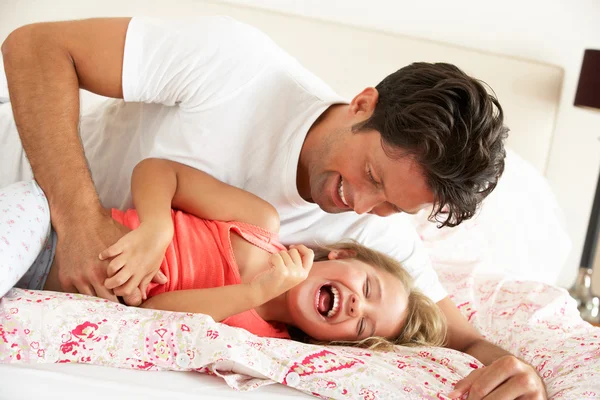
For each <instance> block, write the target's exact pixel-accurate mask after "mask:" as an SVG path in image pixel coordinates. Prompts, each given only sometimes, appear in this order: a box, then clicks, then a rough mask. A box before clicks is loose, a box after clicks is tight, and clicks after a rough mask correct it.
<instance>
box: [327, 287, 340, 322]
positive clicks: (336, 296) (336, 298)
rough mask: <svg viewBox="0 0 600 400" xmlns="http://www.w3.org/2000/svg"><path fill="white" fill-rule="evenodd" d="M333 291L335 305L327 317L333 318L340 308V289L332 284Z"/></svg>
mask: <svg viewBox="0 0 600 400" xmlns="http://www.w3.org/2000/svg"><path fill="white" fill-rule="evenodd" d="M331 293H333V307H331V310H329V312H328V313H327V318H331V317H333V316H334V315H335V314H337V312H338V310H339V308H340V294H339V292H338V290H337V289H336V288H334V287H333V286H331Z"/></svg>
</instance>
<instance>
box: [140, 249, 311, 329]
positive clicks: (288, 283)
mask: <svg viewBox="0 0 600 400" xmlns="http://www.w3.org/2000/svg"><path fill="white" fill-rule="evenodd" d="M313 259H314V253H313V251H312V250H310V249H309V248H307V247H306V246H303V245H298V246H293V247H292V248H291V249H290V250H287V251H281V252H279V253H276V254H273V255H271V257H270V258H269V265H270V268H269V269H267V270H266V271H264V272H262V273H260V274H258V275H257V276H256V277H254V279H252V281H251V282H250V283H241V284H238V285H229V286H221V287H215V288H209V289H190V290H178V291H174V292H166V293H161V294H159V295H156V296H154V297H151V298H150V299H148V300H147V301H145V302H144V303H143V304H142V305H141V306H142V307H144V308H153V309H157V310H165V311H178V312H189V313H200V314H207V315H210V316H211V317H212V318H213V319H214V320H215V321H217V322H218V321H223V320H224V319H226V318H228V317H231V316H232V315H235V314H239V313H241V312H244V311H247V310H250V309H253V308H257V307H259V306H261V305H263V304H264V303H266V302H268V301H269V300H271V299H274V298H275V297H277V296H279V295H281V294H283V293H285V292H287V291H288V290H290V289H291V288H293V287H294V286H296V285H298V284H299V283H301V282H302V281H304V280H305V279H306V278H307V277H308V274H309V272H310V270H311V268H312V265H313Z"/></svg>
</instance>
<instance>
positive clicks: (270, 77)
mask: <svg viewBox="0 0 600 400" xmlns="http://www.w3.org/2000/svg"><path fill="white" fill-rule="evenodd" d="M2 52H3V57H4V64H5V70H6V75H7V80H8V88H9V90H10V101H11V106H12V110H13V113H14V121H15V123H16V128H18V132H19V135H20V138H21V141H22V146H23V148H24V150H25V152H26V153H27V157H28V159H29V162H30V165H31V168H32V169H33V173H34V175H35V178H36V180H37V181H38V183H39V185H40V186H41V187H42V189H43V190H44V191H45V193H46V195H47V197H48V200H49V204H50V208H51V215H52V223H53V227H54V229H55V231H56V233H57V236H58V245H57V249H56V259H57V260H58V261H59V262H60V264H61V265H62V268H61V269H60V271H59V277H58V278H59V280H60V282H61V285H62V287H63V289H65V290H69V291H73V292H79V293H84V294H90V295H97V296H101V297H104V298H107V299H111V300H115V295H124V296H127V297H126V299H127V302H128V303H129V304H137V303H138V302H139V290H138V289H137V288H136V287H129V288H127V290H124V291H121V292H116V293H111V292H110V291H108V290H107V289H106V288H105V287H104V285H103V282H104V279H105V278H106V272H105V271H106V262H101V261H100V260H99V259H98V254H99V253H100V252H101V251H102V250H104V249H105V248H106V247H108V246H109V245H111V244H113V243H114V242H116V241H117V240H118V239H119V238H120V237H121V236H122V235H123V234H124V230H123V229H122V227H120V226H118V225H117V224H116V223H115V222H114V221H113V220H112V219H111V218H110V216H108V215H105V214H103V212H102V211H101V208H100V201H102V203H103V205H104V206H112V207H120V208H123V207H127V206H128V205H130V195H129V179H130V175H131V170H132V168H133V166H135V164H136V163H137V162H138V161H139V160H141V159H143V158H146V157H160V158H168V159H171V160H175V161H179V162H182V163H185V164H188V165H190V166H192V167H195V168H198V169H202V170H204V171H206V172H208V173H210V174H211V175H213V176H215V177H216V178H218V179H220V180H222V181H224V182H226V183H229V184H232V185H235V186H238V187H241V188H244V189H246V190H248V191H250V192H253V193H255V194H257V195H259V196H260V197H262V198H264V199H265V200H267V201H269V202H270V203H271V204H273V205H274V206H275V207H276V208H277V210H278V212H279V213H280V216H281V238H282V239H283V240H284V242H285V243H286V244H291V243H309V244H310V243H314V242H313V240H318V241H320V242H322V243H327V242H332V241H334V240H337V239H340V238H343V237H352V238H354V239H357V240H359V241H361V242H363V243H364V244H366V245H368V246H371V247H374V248H376V249H378V250H382V251H386V252H387V253H389V254H390V255H392V256H394V257H396V258H397V259H399V260H402V261H403V264H404V265H405V266H406V267H407V269H408V270H409V271H410V272H411V273H412V274H413V276H414V277H415V280H416V283H417V286H419V287H420V288H421V289H422V290H423V291H424V292H425V293H426V294H427V295H428V296H430V297H431V298H432V299H433V300H434V301H436V302H437V303H438V305H439V306H440V308H441V309H442V310H443V312H444V314H445V315H446V318H447V320H448V326H449V329H448V347H451V348H454V349H457V350H460V351H464V352H467V353H469V354H471V355H473V356H475V357H476V358H478V359H479V360H481V361H482V362H483V363H484V364H485V365H486V366H487V367H486V368H484V369H481V370H477V371H474V372H473V373H472V374H471V375H469V376H468V377H467V378H465V379H464V380H463V381H461V382H459V383H458V384H457V385H456V388H455V389H456V390H455V391H454V392H453V393H452V396H460V395H462V394H463V393H466V392H467V391H469V393H470V394H469V398H470V399H475V398H476V399H479V398H483V397H485V398H489V399H493V398H502V399H506V398H510V399H514V398H518V397H519V398H531V399H534V398H536V399H537V398H544V397H545V394H544V386H543V384H542V382H541V380H540V378H539V377H538V376H537V374H536V372H535V371H534V370H533V368H531V367H530V366H529V365H527V364H525V363H523V362H522V361H520V360H518V359H517V358H515V357H513V356H510V355H509V354H508V353H507V352H505V351H503V350H502V349H500V348H498V347H496V346H494V345H492V344H491V343H489V342H487V341H485V340H484V339H483V338H482V337H481V336H480V335H479V334H478V333H477V332H476V331H475V330H474V329H473V328H472V327H471V326H470V325H469V323H468V321H467V320H466V319H465V318H464V317H463V316H462V315H461V314H460V312H459V311H458V310H457V308H456V307H455V305H454V304H453V303H452V302H451V301H450V300H449V299H448V298H447V297H446V293H445V292H444V290H443V288H442V287H441V285H440V283H439V281H438V280H437V277H436V276H435V273H434V271H433V270H432V268H431V265H430V263H429V261H428V260H427V256H426V255H425V254H424V250H423V248H422V244H421V243H420V242H419V240H418V238H417V237H416V234H415V232H414V230H412V229H411V227H410V226H409V225H408V224H407V222H406V220H404V219H403V218H402V217H401V216H399V215H398V214H399V213H403V212H406V213H415V212H417V211H419V210H420V209H422V208H424V207H427V206H429V205H433V209H434V212H433V215H432V218H436V219H437V220H439V221H440V222H441V223H442V225H450V226H452V225H457V224H459V223H460V222H461V221H462V220H464V219H467V218H469V217H471V216H472V215H473V213H474V211H475V209H476V207H477V205H478V204H479V203H480V202H481V200H482V199H483V198H484V197H485V196H486V195H487V194H488V193H489V192H490V191H491V190H493V188H494V187H495V185H496V182H497V179H498V178H499V177H500V175H501V173H502V170H503V167H504V147H503V140H504V138H505V136H506V128H505V127H504V126H503V123H502V121H503V117H502V111H501V108H500V106H499V104H498V103H497V101H496V100H495V99H494V98H493V97H491V96H490V95H489V94H488V93H487V92H486V90H485V89H484V88H483V87H482V86H481V84H479V83H478V82H477V81H475V80H474V79H472V78H469V77H468V76H466V75H465V74H464V73H462V72H461V71H460V70H458V69H457V68H456V67H453V66H450V65H447V64H414V65H411V66H408V67H406V68H404V69H402V70H400V71H398V72H396V73H394V74H392V75H390V76H389V77H388V78H386V79H385V80H384V81H383V82H381V83H380V84H379V85H378V86H377V88H367V89H365V90H363V91H362V92H361V93H359V94H358V95H357V96H356V97H355V98H354V99H353V100H352V101H351V102H350V103H347V102H346V101H345V100H344V99H341V98H339V97H338V96H337V95H336V94H335V93H334V92H333V91H332V90H331V89H330V88H329V87H327V86H326V85H325V84H324V83H323V82H321V81H320V80H319V79H318V78H316V77H315V76H313V75H312V74H310V73H309V72H308V71H306V70H305V69H304V68H303V67H302V66H301V65H299V64H298V63H297V62H296V61H295V60H294V59H293V58H291V57H290V56H289V55H287V54H285V53H284V52H283V51H282V50H281V49H279V48H278V47H277V46H276V45H275V44H274V43H273V42H271V41H270V39H269V38H268V37H266V36H265V35H264V34H262V33H261V32H259V31H257V30H255V29H253V28H251V27H248V26H246V25H244V24H241V23H239V22H236V21H234V20H231V19H228V18H201V19H198V21H197V22H196V23H195V24H193V25H186V24H182V23H181V22H177V21H176V22H166V21H160V20H152V19H144V18H134V19H129V18H122V19H95V20H83V21H69V22H59V23H46V24H35V25H30V26H26V27H23V28H20V29H18V30H16V31H15V32H13V33H12V34H11V35H10V36H9V38H8V39H7V40H6V41H5V42H4V44H3V46H2ZM357 56H359V55H357ZM79 88H83V89H87V90H90V91H92V92H95V93H98V94H101V95H104V96H108V97H113V98H117V99H121V98H122V99H124V100H125V102H123V101H121V100H115V101H112V102H111V103H109V104H107V105H105V106H104V107H103V108H100V109H97V110H96V111H95V112H94V113H92V114H90V115H87V116H84V117H83V118H82V119H81V121H79V94H78V89H79ZM4 107H5V106H4ZM5 108H6V107H5ZM0 117H1V115H0ZM11 121H12V120H11ZM9 122H10V121H9ZM79 123H80V125H81V126H80V130H81V141H82V142H83V146H82V145H81V143H80V141H79V132H78V125H79ZM8 130H10V129H5V132H6V131H8ZM4 136H6V137H5V138H2V140H3V142H4V143H10V141H11V140H12V144H10V145H9V146H6V148H5V149H3V154H2V156H3V158H4V161H2V164H0V167H1V168H0V170H1V171H2V172H0V173H1V174H2V175H0V184H2V185H4V184H7V183H10V182H13V181H16V180H22V179H26V178H29V177H28V176H27V173H24V172H23V171H27V162H26V161H25V160H24V157H23V156H22V155H21V153H20V143H17V142H18V141H17V140H16V139H15V137H16V136H17V135H16V133H14V132H13V133H12V136H11V135H10V132H9V133H5V135H4ZM9 136H10V137H9ZM11 137H12V139H11ZM13 147H14V148H13ZM82 147H83V148H82ZM84 149H85V155H86V156H87V161H88V162H89V166H90V168H89V169H88V167H87V165H86V160H85V158H84V151H83V150H84ZM90 170H91V175H90ZM94 183H95V186H96V188H95V187H94ZM96 189H97V190H98V192H96ZM323 211H325V212H323ZM348 211H354V212H348ZM357 214H358V215H357ZM380 217H387V218H380ZM153 278H154V279H156V280H161V279H164V277H152V276H147V277H146V278H145V280H146V281H148V280H150V279H153ZM486 396H487V397H486Z"/></svg>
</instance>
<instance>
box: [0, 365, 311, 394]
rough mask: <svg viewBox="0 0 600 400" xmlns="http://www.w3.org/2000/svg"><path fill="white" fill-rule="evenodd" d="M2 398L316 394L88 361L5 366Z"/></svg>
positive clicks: (0, 374)
mask: <svg viewBox="0 0 600 400" xmlns="http://www.w3.org/2000/svg"><path fill="white" fill-rule="evenodd" d="M0 382H1V384H0V399H1V400H5V399H7V400H8V399H10V400H21V399H23V400H30V399H48V400H52V399H61V400H63V399H71V398H85V399H86V400H94V399H107V398H110V399H113V400H121V399H123V400H125V399H127V400H132V399H133V400H135V399H144V400H154V399H157V400H158V399H167V398H169V399H182V400H185V399H199V398H201V399H207V400H211V399H237V398H240V397H243V398H244V399H257V400H258V399H264V400H270V399H273V400H274V399H288V398H289V399H300V398H304V399H306V398H311V396H309V395H306V394H303V393H302V392H299V391H297V390H294V389H292V388H289V387H287V386H283V385H279V384H274V385H268V386H263V387H261V388H260V389H257V390H255V391H251V392H244V393H241V392H238V391H235V390H233V389H231V388H230V387H229V386H228V385H227V384H226V383H225V382H224V381H223V380H222V379H220V378H218V377H215V376H210V375H205V374H199V373H196V372H174V371H135V370H124V369H116V368H110V367H103V366H98V365H86V364H71V365H69V364H0Z"/></svg>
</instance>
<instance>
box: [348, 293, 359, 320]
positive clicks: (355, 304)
mask: <svg viewBox="0 0 600 400" xmlns="http://www.w3.org/2000/svg"><path fill="white" fill-rule="evenodd" d="M361 312H362V301H361V300H360V299H359V298H358V296H357V295H356V294H354V293H352V294H351V295H350V300H349V304H348V314H350V316H351V317H356V316H358V315H360V314H361Z"/></svg>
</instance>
